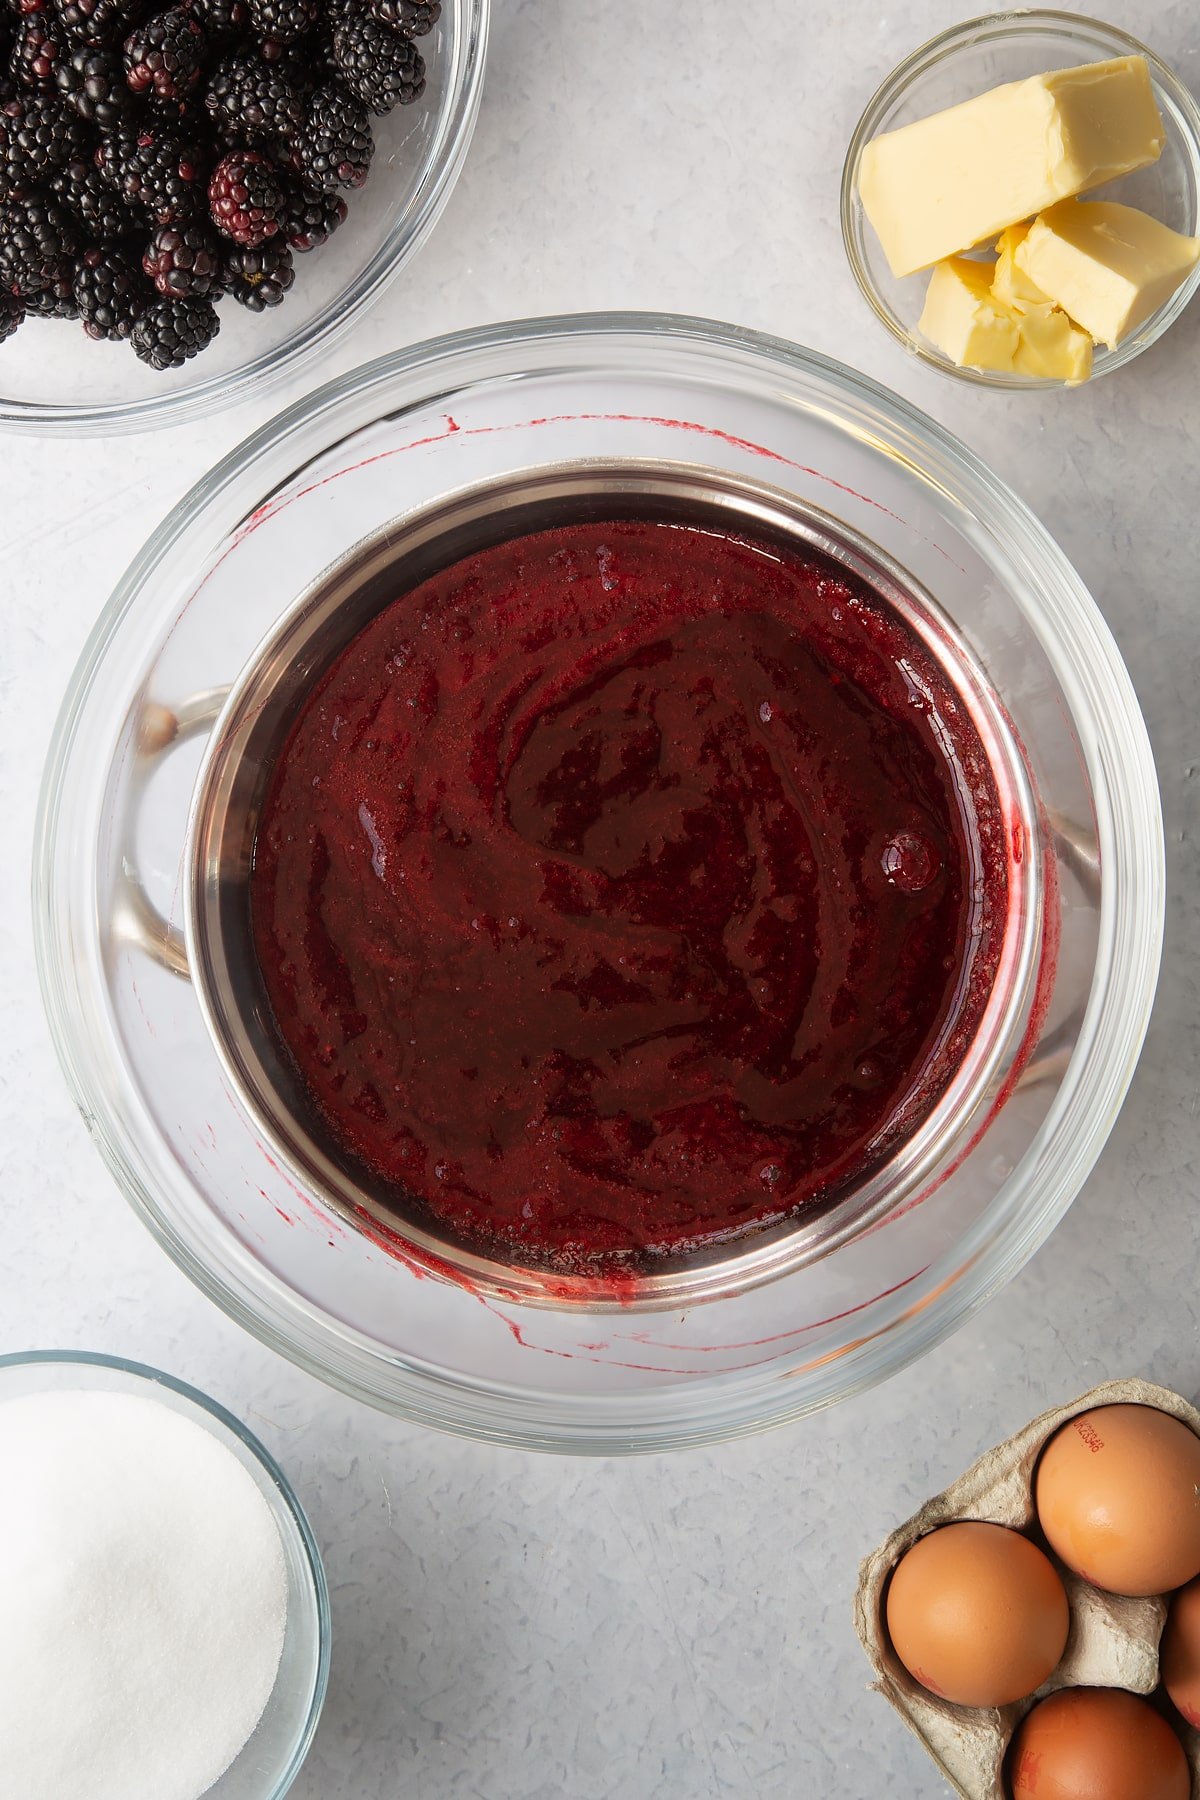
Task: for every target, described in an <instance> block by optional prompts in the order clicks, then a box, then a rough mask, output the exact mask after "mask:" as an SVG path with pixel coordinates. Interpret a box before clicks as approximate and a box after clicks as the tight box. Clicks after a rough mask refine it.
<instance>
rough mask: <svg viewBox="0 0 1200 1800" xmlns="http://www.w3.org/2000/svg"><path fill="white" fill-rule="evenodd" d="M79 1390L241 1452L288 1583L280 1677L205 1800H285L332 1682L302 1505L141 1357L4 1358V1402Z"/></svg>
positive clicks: (0, 1380)
mask: <svg viewBox="0 0 1200 1800" xmlns="http://www.w3.org/2000/svg"><path fill="white" fill-rule="evenodd" d="M80 1391H86V1392H101V1393H107V1394H133V1395H136V1396H138V1397H140V1398H142V1399H147V1400H156V1401H157V1402H158V1403H159V1404H160V1405H161V1406H166V1407H169V1408H170V1410H171V1411H172V1412H174V1413H179V1414H180V1415H181V1416H182V1417H183V1418H185V1419H190V1420H191V1421H192V1423H193V1424H195V1425H199V1426H201V1427H202V1428H203V1429H204V1430H205V1431H207V1432H208V1433H209V1434H210V1435H211V1436H212V1437H215V1438H216V1440H217V1442H218V1443H220V1444H223V1445H224V1447H225V1449H226V1450H228V1451H230V1453H231V1454H232V1455H234V1456H236V1458H237V1460H238V1462H239V1463H240V1464H241V1466H242V1468H243V1469H245V1471H246V1473H247V1475H249V1476H250V1478H251V1480H252V1481H253V1482H254V1485H255V1487H256V1488H257V1489H258V1491H259V1493H260V1494H261V1495H262V1497H263V1499H264V1500H265V1501H266V1503H267V1505H268V1507H269V1508H270V1511H271V1517H272V1518H273V1519H274V1521H275V1525H276V1528H277V1530H278V1532H279V1541H280V1543H281V1544H282V1546H283V1556H284V1563H285V1565H286V1567H287V1581H288V1609H287V1627H286V1630H285V1634H284V1640H283V1655H282V1657H281V1659H280V1663H279V1673H278V1675H277V1676H276V1677H275V1686H274V1688H273V1689H272V1690H271V1698H270V1699H269V1700H268V1701H267V1707H266V1711H265V1712H264V1713H263V1716H262V1718H261V1719H260V1720H259V1722H258V1724H257V1725H256V1726H255V1728H254V1731H253V1732H252V1733H251V1735H250V1737H249V1739H248V1740H247V1742H246V1743H245V1745H244V1746H243V1748H242V1749H241V1751H240V1752H239V1753H238V1755H237V1756H236V1757H235V1759H234V1760H233V1762H232V1763H231V1764H230V1765H229V1767H228V1768H227V1769H226V1771H225V1773H224V1775H222V1776H221V1779H220V1780H219V1781H218V1782H216V1783H214V1785H213V1786H212V1787H210V1788H209V1789H208V1791H207V1793H206V1795H205V1800H283V1796H284V1794H286V1793H287V1792H288V1790H289V1788H290V1787H291V1786H292V1783H293V1782H294V1781H295V1779H296V1776H297V1775H298V1774H299V1773H300V1767H301V1764H302V1763H303V1762H304V1759H305V1757H306V1756H307V1755H308V1752H309V1749H310V1748H311V1746H312V1741H313V1737H314V1735H315V1733H316V1729H317V1721H318V1719H319V1718H320V1716H321V1708H322V1706H323V1705H324V1703H325V1690H326V1688H327V1686H328V1684H329V1647H330V1635H331V1633H330V1619H329V1593H328V1590H327V1588H326V1585H325V1571H324V1569H323V1568H322V1566H321V1553H320V1551H319V1550H318V1549H317V1544H316V1539H315V1538H314V1537H313V1534H312V1530H311V1528H310V1527H309V1523H308V1520H307V1519H306V1518H305V1516H304V1512H303V1509H302V1508H301V1505H300V1502H299V1500H298V1499H297V1498H296V1495H295V1493H294V1492H293V1490H292V1487H291V1485H290V1483H289V1482H288V1479H287V1477H286V1475H285V1474H284V1473H283V1471H282V1469H281V1468H280V1467H279V1465H278V1464H277V1463H276V1462H275V1460H274V1458H273V1457H272V1456H271V1455H270V1454H269V1453H268V1452H267V1451H266V1450H265V1449H264V1448H263V1446H262V1445H261V1444H260V1443H259V1441H258V1439H257V1438H256V1437H254V1436H253V1435H252V1433H250V1432H249V1431H247V1429H246V1427H245V1426H244V1425H242V1424H241V1423H240V1422H239V1421H238V1420H237V1419H235V1418H234V1417H233V1416H232V1414H231V1413H227V1412H226V1411H225V1408H224V1407H223V1406H218V1405H217V1402H216V1401H215V1400H210V1399H209V1397H208V1396H207V1394H201V1393H200V1392H198V1390H197V1389H196V1388H193V1387H189V1386H188V1385H187V1384H186V1382H182V1381H176V1380H175V1378H174V1377H173V1376H171V1375H164V1374H163V1373H162V1371H161V1370H159V1369H151V1368H147V1367H146V1365H145V1364H144V1363H135V1362H127V1361H126V1360H125V1359H124V1358H123V1357H120V1356H101V1355H96V1354H93V1353H91V1352H89V1351H82V1350H31V1351H26V1352H22V1353H20V1354H17V1355H14V1356H0V1405H3V1403H4V1401H6V1400H18V1399H21V1398H23V1397H24V1396H26V1395H28V1394H48V1393H63V1392H69V1393H77V1392H80Z"/></svg>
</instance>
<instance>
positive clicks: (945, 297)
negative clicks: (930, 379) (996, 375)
mask: <svg viewBox="0 0 1200 1800" xmlns="http://www.w3.org/2000/svg"><path fill="white" fill-rule="evenodd" d="M920 329H921V331H922V332H923V333H924V335H925V336H926V337H927V338H928V339H929V341H930V343H931V344H936V345H937V347H938V349H939V350H941V351H943V352H944V353H945V354H946V355H947V356H948V357H949V358H950V360H951V362H953V363H956V364H957V365H958V367H959V368H971V369H1011V368H1012V367H1013V359H1014V357H1015V356H1016V354H1017V341H1018V338H1019V335H1020V328H1019V325H1018V321H1017V316H1016V314H1015V313H1014V312H1013V311H1012V309H1011V307H1008V306H1006V305H1005V304H1004V302H1003V301H1002V300H997V299H996V298H995V297H994V295H993V294H992V267H991V264H990V263H980V262H971V261H970V260H969V259H968V258H966V257H963V256H951V257H948V258H947V260H946V261H945V262H940V263H939V264H938V265H937V267H936V269H935V270H934V271H933V274H932V275H931V276H930V277H929V291H928V292H927V294H926V295H925V309H924V311H923V312H922V314H921V322H920Z"/></svg>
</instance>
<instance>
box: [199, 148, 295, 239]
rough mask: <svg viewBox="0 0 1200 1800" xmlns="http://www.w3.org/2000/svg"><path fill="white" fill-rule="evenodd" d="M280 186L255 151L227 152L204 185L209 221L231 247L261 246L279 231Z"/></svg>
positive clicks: (277, 177) (271, 165)
mask: <svg viewBox="0 0 1200 1800" xmlns="http://www.w3.org/2000/svg"><path fill="white" fill-rule="evenodd" d="M283 208H284V194H283V186H282V184H281V182H280V179H279V175H278V173H277V171H276V169H275V165H274V164H273V163H271V162H269V161H268V160H267V158H266V157H265V156H261V155H260V154H259V153H258V151H257V150H231V151H230V153H229V155H228V156H225V157H222V159H221V161H220V162H219V163H218V164H217V166H216V168H215V169H214V170H213V172H212V180H211V181H210V182H209V184H208V210H209V212H210V213H211V214H212V217H213V222H214V224H215V225H216V227H217V229H218V230H219V231H222V232H224V234H225V236H226V237H230V238H232V239H233V241H234V243H235V244H246V245H251V246H252V245H254V244H261V243H264V242H265V241H266V239H267V238H270V237H274V236H275V235H276V234H277V232H278V231H279V227H280V223H281V215H282V213H283Z"/></svg>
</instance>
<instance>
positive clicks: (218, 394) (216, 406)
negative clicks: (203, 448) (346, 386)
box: [0, 0, 492, 437]
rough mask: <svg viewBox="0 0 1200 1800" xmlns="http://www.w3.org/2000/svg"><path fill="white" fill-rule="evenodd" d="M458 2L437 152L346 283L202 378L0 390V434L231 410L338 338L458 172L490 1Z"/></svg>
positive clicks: (397, 263) (413, 242)
mask: <svg viewBox="0 0 1200 1800" xmlns="http://www.w3.org/2000/svg"><path fill="white" fill-rule="evenodd" d="M450 3H451V4H454V5H457V6H459V7H461V11H462V18H463V25H464V43H463V50H462V60H461V74H460V78H459V81H458V83H457V85H455V86H453V87H451V88H450V89H449V90H448V92H447V94H446V96H445V101H444V104H443V107H442V111H441V114H440V116H439V119H438V123H437V127H436V132H435V135H436V136H437V137H438V138H440V140H441V141H440V143H439V145H438V148H437V154H436V156H435V157H434V159H433V160H432V162H431V163H430V167H429V169H428V172H427V174H426V178H425V181H424V182H423V184H422V186H421V188H420V189H419V190H418V193H417V195H416V196H415V197H414V200H413V202H412V203H411V204H410V205H409V206H408V207H407V208H406V209H405V210H404V212H403V213H401V214H399V215H398V216H396V217H394V218H393V220H392V224H391V228H390V229H389V231H388V234H387V236H386V238H385V239H384V241H383V243H382V244H380V246H379V247H378V249H377V250H376V251H375V252H374V254H373V255H372V256H371V258H370V260H369V261H368V262H367V263H366V264H365V266H364V267H363V268H361V269H360V270H359V272H358V274H357V275H356V276H355V277H354V278H353V280H352V281H351V282H350V283H349V284H348V285H347V286H346V287H344V288H342V289H341V290H340V291H339V292H338V293H337V294H335V295H333V296H332V298H331V299H330V300H329V301H328V302H327V303H326V304H325V305H324V306H323V307H322V308H321V309H320V311H319V312H317V313H316V314H314V316H313V317H312V318H311V319H310V320H309V322H308V324H307V325H306V326H305V327H304V328H303V329H302V330H300V331H298V332H296V333H295V334H294V335H292V336H289V337H287V338H285V339H284V340H283V342H282V343H279V344H276V346H275V347H274V349H272V350H264V351H263V352H262V353H261V355H256V356H254V357H253V358H252V359H251V360H250V361H248V362H244V363H242V364H241V365H240V367H238V368H236V369H230V370H226V371H225V372H224V373H222V374H220V375H202V374H200V372H199V371H197V379H196V380H195V382H194V383H193V384H192V385H190V386H188V387H184V388H178V389H176V390H174V391H173V392H171V393H163V394H150V395H147V396H145V397H143V398H139V399H135V400H103V401H94V402H87V403H84V404H80V405H69V404H68V405H60V404H58V403H47V402H45V401H40V400H11V399H9V398H7V397H6V396H5V394H4V393H3V391H2V389H0V434H12V435H16V436H23V435H25V434H32V435H37V436H42V437H64V436H74V435H86V436H98V437H105V436H117V435H123V434H124V433H126V432H133V431H149V430H152V429H170V428H172V427H174V426H176V425H179V424H182V423H183V422H184V421H187V420H192V419H196V418H202V417H205V416H207V415H209V414H213V413H217V412H221V411H224V410H226V409H230V410H232V409H234V408H236V407H237V406H239V405H241V404H242V403H244V402H245V401H248V400H251V399H253V398H256V397H257V396H258V395H259V394H261V393H263V392H264V391H269V390H270V388H271V387H273V386H274V385H275V384H276V383H277V382H278V381H280V380H282V379H283V378H285V377H286V376H288V375H293V374H296V373H298V372H299V371H300V370H302V369H304V368H305V367H307V366H308V365H309V364H310V363H311V362H312V361H313V360H314V359H315V358H316V357H318V356H319V355H321V354H322V352H323V351H325V350H327V349H329V348H330V347H332V345H334V344H335V343H337V342H338V341H339V340H340V339H341V338H343V337H345V335H346V333H347V332H348V331H349V329H350V327H351V325H352V324H353V323H354V321H355V319H357V318H358V317H359V315H360V314H361V313H362V312H363V311H364V310H365V309H366V308H367V307H369V306H370V305H372V304H373V302H374V301H375V300H376V299H377V298H378V297H379V296H380V294H382V293H383V292H384V290H385V289H386V288H387V287H389V286H390V285H391V283H392V282H393V281H394V280H395V279H396V277H397V276H398V275H399V273H400V271H401V270H402V269H403V268H405V267H407V265H408V263H409V262H410V261H411V260H412V258H413V257H414V256H415V255H416V254H417V252H418V251H419V250H420V249H421V247H422V245H423V244H424V243H425V241H426V239H427V238H428V236H429V234H430V232H431V231H432V230H433V228H434V226H435V225H436V224H437V221H438V219H439V218H440V216H441V213H442V210H443V208H444V207H445V205H446V203H447V201H448V200H449V198H450V195H451V194H452V193H453V191H454V187H455V184H456V183H457V181H458V178H459V175H460V174H461V173H462V168H463V164H464V162H465V161H466V156H467V152H468V150H469V149H470V146H471V139H472V137H473V136H474V132H475V124H476V120H477V119H478V116H479V105H480V101H481V99H482V96H483V79H484V73H485V70H486V67H487V48H488V36H489V31H490V24H491V7H492V0H450Z"/></svg>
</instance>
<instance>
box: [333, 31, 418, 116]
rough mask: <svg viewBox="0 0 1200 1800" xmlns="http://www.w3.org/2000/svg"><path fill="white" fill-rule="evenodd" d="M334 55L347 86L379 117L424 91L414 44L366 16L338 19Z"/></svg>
mask: <svg viewBox="0 0 1200 1800" xmlns="http://www.w3.org/2000/svg"><path fill="white" fill-rule="evenodd" d="M333 56H334V61H335V62H336V63H337V66H338V68H339V69H340V70H341V75H342V80H343V82H344V83H345V85H346V87H347V88H349V90H350V92H351V93H352V94H354V95H356V96H357V98H358V99H359V100H361V101H362V103H363V105H364V106H366V107H369V108H370V110H371V111H372V112H373V113H375V114H377V115H378V116H379V117H382V116H383V114H384V113H390V112H391V110H392V108H393V107H394V106H408V105H410V104H411V102H412V101H414V100H415V99H416V98H417V96H418V95H419V94H422V93H424V91H425V63H424V60H423V59H422V56H421V53H420V51H419V50H418V49H417V47H416V45H415V44H414V43H413V42H412V40H411V39H410V38H405V37H399V36H397V34H396V33H395V32H394V31H389V29H388V27H387V26H386V25H381V24H380V22H379V20H378V19H373V18H372V17H371V16H370V15H369V14H368V15H366V16H365V17H363V16H362V15H360V14H358V13H346V14H343V15H342V17H341V18H339V19H338V21H337V23H336V24H335V26H334V28H333Z"/></svg>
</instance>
